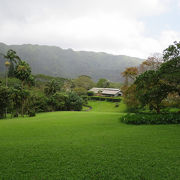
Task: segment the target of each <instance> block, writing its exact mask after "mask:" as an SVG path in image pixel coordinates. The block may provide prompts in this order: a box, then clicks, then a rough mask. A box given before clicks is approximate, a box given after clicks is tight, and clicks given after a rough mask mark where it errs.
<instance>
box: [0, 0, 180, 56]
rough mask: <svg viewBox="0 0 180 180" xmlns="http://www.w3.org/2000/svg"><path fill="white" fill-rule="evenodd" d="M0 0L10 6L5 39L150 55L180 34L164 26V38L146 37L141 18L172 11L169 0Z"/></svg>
mask: <svg viewBox="0 0 180 180" xmlns="http://www.w3.org/2000/svg"><path fill="white" fill-rule="evenodd" d="M0 1H2V3H1V4H3V5H4V7H3V6H1V7H0V18H1V19H2V22H1V23H0V29H1V37H0V41H2V42H5V43H14V44H16V43H17V44H22V43H35V44H36V43H37V44H49V45H57V46H61V47H62V48H74V49H76V50H93V51H105V52H108V53H113V54H126V55H131V56H137V57H143V58H144V57H147V56H148V55H149V54H150V53H153V52H157V51H160V52H161V51H162V50H163V48H166V47H167V46H168V45H169V43H172V42H173V41H175V40H177V38H179V37H180V36H179V34H178V33H176V32H174V31H164V32H162V33H161V35H160V37H159V38H158V39H154V38H152V37H146V36H145V35H144V34H145V31H146V27H145V25H144V23H143V22H142V21H140V20H139V17H142V16H155V15H158V14H161V13H163V12H165V11H167V10H168V7H169V3H170V2H169V0H151V1H149V0H136V1H134V0H126V1H124V0H76V1H74V0H66V1H64V0H59V1H57V0H52V1H50V0H43V1H42V0H39V1H35V0H31V1H27V0H16V1H11V3H10V0H6V1H5V0H0ZM15 2H16V3H15ZM4 9H5V11H4Z"/></svg>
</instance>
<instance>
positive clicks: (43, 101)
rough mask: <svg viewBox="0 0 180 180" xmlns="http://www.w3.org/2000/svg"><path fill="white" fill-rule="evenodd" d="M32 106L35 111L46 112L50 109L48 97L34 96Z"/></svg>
mask: <svg viewBox="0 0 180 180" xmlns="http://www.w3.org/2000/svg"><path fill="white" fill-rule="evenodd" d="M34 108H35V111H36V112H48V111H50V108H49V104H48V98H47V97H46V96H45V95H35V96H34Z"/></svg>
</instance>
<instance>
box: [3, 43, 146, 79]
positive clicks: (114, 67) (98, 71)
mask: <svg viewBox="0 0 180 180" xmlns="http://www.w3.org/2000/svg"><path fill="white" fill-rule="evenodd" d="M8 49H13V50H15V51H16V52H17V54H18V56H20V57H21V59H23V60H26V61H27V62H28V63H29V64H30V65H31V67H32V72H33V73H34V74H46V75H50V76H60V77H64V78H76V77H77V76H79V75H88V76H91V77H92V79H93V80H98V79H99V78H106V79H109V80H110V81H114V82H122V80H123V78H122V76H121V72H122V71H124V69H125V68H127V67H130V66H137V65H139V64H140V63H141V62H142V61H143V59H141V58H136V57H130V56H126V55H112V54H109V53H106V52H93V51H74V50H73V49H70V48H69V49H62V48H61V47H58V46H48V45H38V44H23V45H6V44H5V43H1V42H0V53H4V54H5V53H6V52H7V50H8ZM4 62H5V60H4V58H2V56H1V57H0V71H1V72H3V71H4V70H5V67H3V66H4V64H3V63H4Z"/></svg>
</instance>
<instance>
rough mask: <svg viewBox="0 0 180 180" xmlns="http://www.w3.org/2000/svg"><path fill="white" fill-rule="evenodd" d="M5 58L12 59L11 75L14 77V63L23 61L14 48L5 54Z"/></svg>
mask: <svg viewBox="0 0 180 180" xmlns="http://www.w3.org/2000/svg"><path fill="white" fill-rule="evenodd" d="M4 58H5V59H8V60H9V61H10V67H9V73H8V76H9V77H14V64H17V63H18V62H20V61H21V59H20V57H19V56H17V54H16V52H15V51H14V50H12V49H9V50H8V51H7V53H6V55H4Z"/></svg>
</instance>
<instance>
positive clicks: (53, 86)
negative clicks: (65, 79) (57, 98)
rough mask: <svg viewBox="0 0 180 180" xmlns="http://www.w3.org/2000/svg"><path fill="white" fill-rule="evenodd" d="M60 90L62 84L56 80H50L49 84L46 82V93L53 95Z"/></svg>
mask: <svg viewBox="0 0 180 180" xmlns="http://www.w3.org/2000/svg"><path fill="white" fill-rule="evenodd" d="M58 90H60V86H59V84H58V82H57V81H56V80H54V79H53V80H52V81H49V82H48V83H47V84H46V87H45V89H44V92H45V94H46V95H53V94H55V93H56V92H57V91H58Z"/></svg>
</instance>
